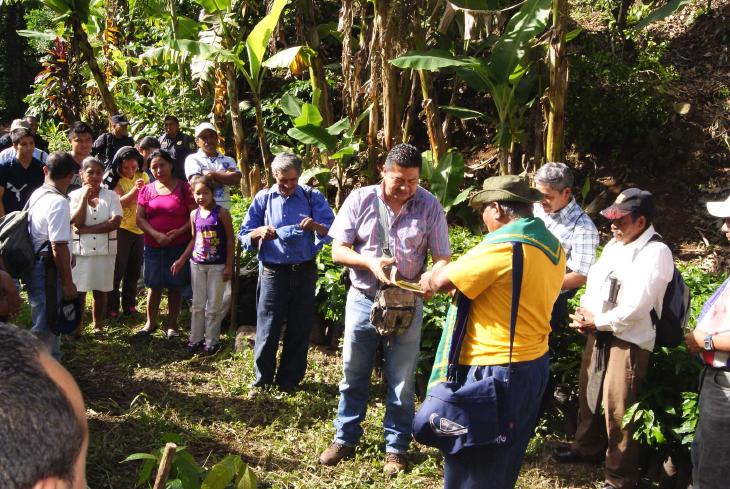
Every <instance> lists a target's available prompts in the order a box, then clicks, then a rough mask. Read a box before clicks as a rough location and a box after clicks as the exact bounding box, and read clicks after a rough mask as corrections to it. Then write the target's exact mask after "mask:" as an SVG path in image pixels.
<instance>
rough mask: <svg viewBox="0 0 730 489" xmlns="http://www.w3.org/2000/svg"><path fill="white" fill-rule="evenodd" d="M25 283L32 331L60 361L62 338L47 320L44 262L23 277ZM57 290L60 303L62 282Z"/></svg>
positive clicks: (38, 262) (41, 261) (37, 264)
mask: <svg viewBox="0 0 730 489" xmlns="http://www.w3.org/2000/svg"><path fill="white" fill-rule="evenodd" d="M23 281H24V282H25V288H26V290H27V292H28V302H30V316H31V322H32V323H33V326H32V327H31V331H32V332H33V334H35V335H36V336H37V337H38V339H40V340H41V342H42V343H43V344H44V345H46V347H47V348H48V352H49V353H50V354H51V355H52V356H53V358H55V359H56V360H59V361H60V360H61V338H60V336H56V335H55V334H53V332H52V331H51V330H50V328H49V327H48V321H47V319H46V265H45V263H43V260H40V259H39V260H36V262H35V264H34V265H33V268H32V269H31V270H29V271H28V272H27V273H26V275H25V277H23ZM56 290H57V291H58V299H57V303H58V300H60V298H61V292H62V288H61V281H60V280H59V281H58V286H57V287H56Z"/></svg>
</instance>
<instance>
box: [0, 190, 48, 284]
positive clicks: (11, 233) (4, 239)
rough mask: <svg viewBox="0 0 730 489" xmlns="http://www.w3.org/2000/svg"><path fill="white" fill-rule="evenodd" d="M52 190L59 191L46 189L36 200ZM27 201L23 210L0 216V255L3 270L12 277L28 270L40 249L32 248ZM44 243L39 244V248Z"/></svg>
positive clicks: (16, 276) (17, 276)
mask: <svg viewBox="0 0 730 489" xmlns="http://www.w3.org/2000/svg"><path fill="white" fill-rule="evenodd" d="M54 192H57V193H60V192H58V191H57V190H47V191H46V192H43V194H41V195H40V196H39V197H38V198H37V199H36V202H38V201H39V200H40V199H41V197H43V196H44V195H46V194H50V193H54ZM29 202H30V200H29V201H28V202H26V203H25V207H24V208H23V210H21V211H13V212H10V213H8V214H6V215H4V216H3V217H2V218H0V256H1V257H2V258H3V262H5V270H6V271H7V272H8V273H9V274H10V275H11V276H12V277H14V278H20V277H22V276H23V275H24V274H25V273H26V272H27V271H28V270H30V269H31V267H33V264H34V263H35V260H36V258H37V257H38V253H39V252H40V251H41V250H38V251H35V250H34V249H33V240H32V239H31V237H30V232H29V230H28V214H29V213H30V207H31V206H29V205H28V203H29ZM34 203H35V202H34ZM46 244H47V243H46ZM46 244H44V245H43V246H41V249H43V247H44V246H46Z"/></svg>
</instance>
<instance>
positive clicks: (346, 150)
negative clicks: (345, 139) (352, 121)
mask: <svg viewBox="0 0 730 489" xmlns="http://www.w3.org/2000/svg"><path fill="white" fill-rule="evenodd" d="M358 151H360V143H352V144H348V145H347V146H345V147H343V148H341V149H340V150H339V151H337V152H336V153H332V154H331V155H330V158H331V159H333V160H341V159H343V158H345V157H346V156H352V155H354V154H355V153H357V152H358Z"/></svg>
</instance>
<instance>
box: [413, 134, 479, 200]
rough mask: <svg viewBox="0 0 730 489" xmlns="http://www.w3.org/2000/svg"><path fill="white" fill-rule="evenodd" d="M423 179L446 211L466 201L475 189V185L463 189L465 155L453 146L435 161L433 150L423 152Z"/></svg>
mask: <svg viewBox="0 0 730 489" xmlns="http://www.w3.org/2000/svg"><path fill="white" fill-rule="evenodd" d="M421 179H422V180H424V181H426V182H428V183H429V186H430V190H431V193H432V194H433V195H434V196H435V197H436V198H437V199H438V201H439V203H440V204H441V206H442V207H443V208H444V211H446V212H449V211H450V210H451V208H452V207H455V206H456V205H458V204H461V203H462V202H464V201H465V200H466V199H467V197H469V193H470V192H471V191H472V190H473V187H468V188H466V189H464V190H461V185H462V184H463V183H464V157H463V156H462V155H461V153H459V152H458V151H457V150H455V149H453V148H452V149H450V150H449V151H448V152H447V153H446V154H445V155H443V156H442V157H441V159H440V160H439V161H438V162H434V161H433V152H431V151H424V152H423V153H421Z"/></svg>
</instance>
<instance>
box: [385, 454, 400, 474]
mask: <svg viewBox="0 0 730 489" xmlns="http://www.w3.org/2000/svg"><path fill="white" fill-rule="evenodd" d="M405 470H406V456H405V455H403V454H402V453H386V454H385V464H384V465H383V472H384V473H385V474H387V475H390V476H396V475H398V474H399V473H401V472H404V471H405Z"/></svg>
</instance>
